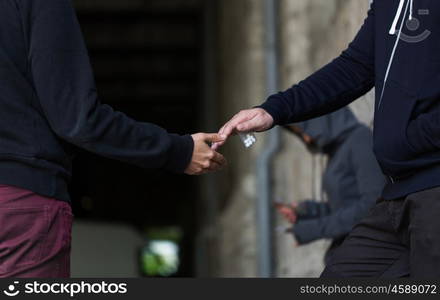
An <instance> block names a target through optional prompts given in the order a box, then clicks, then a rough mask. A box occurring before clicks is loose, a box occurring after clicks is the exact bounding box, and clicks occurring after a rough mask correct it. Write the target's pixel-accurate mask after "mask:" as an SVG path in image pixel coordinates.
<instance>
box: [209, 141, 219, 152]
mask: <svg viewBox="0 0 440 300" xmlns="http://www.w3.org/2000/svg"><path fill="white" fill-rule="evenodd" d="M218 148H220V144H219V143H218V142H217V143H213V144H212V145H211V150H213V151H217V150H218Z"/></svg>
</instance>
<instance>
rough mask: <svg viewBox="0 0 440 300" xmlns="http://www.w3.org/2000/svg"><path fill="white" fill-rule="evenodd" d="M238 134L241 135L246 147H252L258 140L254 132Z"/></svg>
mask: <svg viewBox="0 0 440 300" xmlns="http://www.w3.org/2000/svg"><path fill="white" fill-rule="evenodd" d="M238 136H239V137H240V139H241V141H242V142H243V145H244V146H245V147H246V148H251V147H252V146H253V145H255V143H256V142H257V137H256V136H255V134H253V133H252V132H249V133H239V134H238Z"/></svg>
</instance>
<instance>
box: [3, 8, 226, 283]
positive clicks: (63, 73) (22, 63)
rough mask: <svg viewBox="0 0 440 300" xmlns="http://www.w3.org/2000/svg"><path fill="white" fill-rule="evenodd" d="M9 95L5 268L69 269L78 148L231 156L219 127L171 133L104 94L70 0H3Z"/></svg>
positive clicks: (53, 273) (177, 166)
mask: <svg viewBox="0 0 440 300" xmlns="http://www.w3.org/2000/svg"><path fill="white" fill-rule="evenodd" d="M0 104H1V109H0V277H69V275H70V263H69V261H70V243H71V226H72V212H71V207H70V203H69V202H70V198H69V194H68V190H67V185H68V181H69V179H70V177H71V169H72V157H73V155H74V154H75V149H76V148H82V149H85V150H88V151H90V152H93V153H95V154H98V155H102V156H105V157H107V158H113V159H116V160H120V161H123V162H127V163H130V164H133V165H136V166H139V167H141V168H149V169H164V170H168V171H170V172H176V173H186V174H190V175H199V174H204V173H206V172H211V171H216V170H219V169H220V168H222V167H223V166H224V165H225V163H226V161H225V159H224V157H223V156H222V155H221V154H219V153H218V152H216V151H213V150H212V149H211V148H210V147H209V145H208V143H212V142H218V141H221V140H222V138H220V137H219V136H218V135H217V134H195V135H193V136H190V135H186V136H179V135H174V134H169V133H168V132H166V131H165V130H164V129H162V128H159V127H157V126H155V125H153V124H149V123H141V122H136V121H134V120H132V119H130V118H129V117H127V116H126V115H125V114H123V113H120V112H116V111H114V110H113V109H112V108H111V107H110V106H108V105H103V104H101V103H100V102H99V101H98V95H97V91H96V87H95V82H94V78H93V72H92V68H91V66H90V62H89V57H88V53H87V49H86V46H85V43H84V40H83V36H82V33H81V29H80V26H79V24H78V21H77V18H76V14H75V11H74V9H73V7H72V3H71V1H70V0H2V1H0ZM147 184H148V183H147Z"/></svg>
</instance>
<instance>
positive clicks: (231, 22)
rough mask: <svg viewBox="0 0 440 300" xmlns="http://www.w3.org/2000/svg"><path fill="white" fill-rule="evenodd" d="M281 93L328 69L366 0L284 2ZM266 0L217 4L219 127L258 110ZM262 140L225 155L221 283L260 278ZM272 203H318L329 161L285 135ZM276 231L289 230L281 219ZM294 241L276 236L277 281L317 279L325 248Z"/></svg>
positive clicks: (364, 109)
mask: <svg viewBox="0 0 440 300" xmlns="http://www.w3.org/2000/svg"><path fill="white" fill-rule="evenodd" d="M280 4H281V9H280V25H281V26H280V36H281V41H280V42H281V71H280V72H281V83H280V84H281V87H282V88H283V89H284V88H287V87H289V86H290V85H292V84H294V83H296V82H298V81H299V80H301V79H303V78H304V77H306V76H307V75H309V74H311V73H312V72H313V71H314V70H316V69H317V68H318V67H320V66H322V65H323V64H325V63H327V62H329V61H330V60H331V58H334V57H335V56H337V55H338V54H339V53H340V52H341V50H343V49H344V47H346V45H347V43H348V42H349V41H350V40H351V39H352V38H353V36H354V35H355V33H356V32H357V30H358V28H359V26H360V24H361V23H362V20H363V19H364V17H365V15H366V11H367V8H368V1H367V0H280ZM263 13H264V12H263V1H262V0H240V1H236V0H221V1H219V23H218V24H219V28H220V40H219V53H220V57H219V64H220V65H219V69H220V72H219V103H220V107H221V109H220V112H219V113H220V115H221V118H220V120H222V121H226V120H227V119H228V118H229V117H231V116H232V115H233V114H234V113H236V112H237V111H238V110H240V109H243V108H248V107H251V106H254V105H257V104H259V103H261V102H262V101H263V100H264V98H265V96H266V91H265V77H264V74H265V73H264V70H265V69H264V68H265V61H264V54H265V53H264V19H263ZM353 107H354V109H355V111H356V113H357V114H358V115H359V116H360V117H361V119H362V120H364V121H366V122H368V120H369V119H370V118H371V104H369V102H367V101H363V102H359V103H356V104H354V105H353ZM262 146H264V134H263V135H260V136H259V143H258V146H257V147H255V149H252V150H251V151H247V150H244V148H243V146H242V145H241V144H240V142H239V141H238V139H235V140H234V141H233V142H232V143H231V144H229V145H228V146H227V147H226V149H225V151H226V153H225V154H226V155H227V157H228V158H229V160H230V165H229V168H228V170H227V171H226V173H225V174H223V177H224V178H223V181H222V189H221V190H223V191H230V192H224V193H223V194H222V195H221V198H223V199H225V201H224V204H223V210H222V213H221V215H220V218H219V223H218V227H217V228H218V229H217V230H218V232H217V234H218V239H219V240H218V257H216V258H214V259H218V260H219V265H220V269H219V271H218V274H213V275H220V276H235V277H249V276H256V274H257V273H256V251H257V249H256V232H255V224H256V220H255V199H256V194H255V190H256V176H255V175H256V173H255V164H256V158H257V157H258V154H259V153H260V151H261V149H262V148H261V147H262ZM275 166H276V172H275V173H276V174H275V180H274V190H275V196H276V197H280V198H282V199H284V200H285V201H299V200H303V199H310V198H319V197H320V180H319V179H320V175H321V171H322V168H323V166H324V162H323V160H322V158H321V157H312V156H311V155H310V154H308V153H307V151H306V150H305V148H304V147H303V146H302V144H301V143H300V142H299V141H297V140H296V139H295V138H293V137H292V136H289V135H286V134H283V149H282V151H281V153H280V154H279V155H278V157H277V159H276V163H275ZM277 225H285V223H283V222H282V221H281V220H280V219H277ZM292 241H293V240H292V238H291V237H290V236H286V235H284V234H278V235H276V249H277V250H276V260H277V274H278V276H281V277H284V276H286V277H292V276H297V277H307V276H317V275H319V273H320V271H321V270H322V268H323V264H322V256H323V253H324V250H325V248H326V247H327V245H328V243H327V242H325V241H321V242H317V243H313V244H311V245H308V246H304V247H300V248H294V247H293V243H292Z"/></svg>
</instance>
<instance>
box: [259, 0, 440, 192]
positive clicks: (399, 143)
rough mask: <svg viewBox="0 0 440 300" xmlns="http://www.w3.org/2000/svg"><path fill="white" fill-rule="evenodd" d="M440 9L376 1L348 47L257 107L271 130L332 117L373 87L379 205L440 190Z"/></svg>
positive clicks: (431, 0)
mask: <svg viewBox="0 0 440 300" xmlns="http://www.w3.org/2000/svg"><path fill="white" fill-rule="evenodd" d="M439 28H440V1H438V0H375V1H373V3H372V4H371V8H370V10H369V13H368V17H367V19H366V20H365V23H364V25H363V26H362V28H361V29H360V31H359V33H358V34H357V36H356V37H355V39H354V40H353V42H352V43H351V44H350V45H349V47H348V48H347V49H346V50H345V51H344V52H343V53H342V54H341V55H340V56H339V57H338V58H336V59H335V60H333V61H332V62H330V63H329V64H328V65H326V66H325V67H323V68H322V69H320V70H318V71H317V72H316V73H314V74H313V75H311V76H310V77H308V78H307V79H305V80H304V81H302V82H300V83H299V84H297V85H295V86H293V87H292V88H290V89H288V90H287V91H285V92H281V93H278V94H276V95H273V96H271V97H270V98H269V99H268V100H267V101H266V103H264V104H263V105H262V106H261V107H262V108H264V109H265V110H266V111H268V112H269V113H270V114H271V115H272V116H273V118H274V120H275V123H276V124H288V123H293V122H298V121H304V120H307V119H310V118H313V117H318V116H321V115H324V114H327V113H330V112H333V111H335V110H337V109H339V108H341V107H343V106H345V105H347V104H349V103H351V102H352V101H354V100H356V99H358V98H359V97H360V96H362V95H364V94H365V93H367V92H368V91H370V90H371V89H372V88H373V87H376V107H375V120H374V145H373V147H374V152H375V155H376V158H377V160H378V162H379V164H380V166H381V169H382V171H383V172H384V174H386V175H387V176H388V178H389V183H388V184H387V186H386V187H385V189H384V192H383V196H384V198H385V199H395V198H400V197H404V196H406V195H408V194H411V193H414V192H418V191H421V190H425V189H429V188H433V187H437V186H440V30H439Z"/></svg>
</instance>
